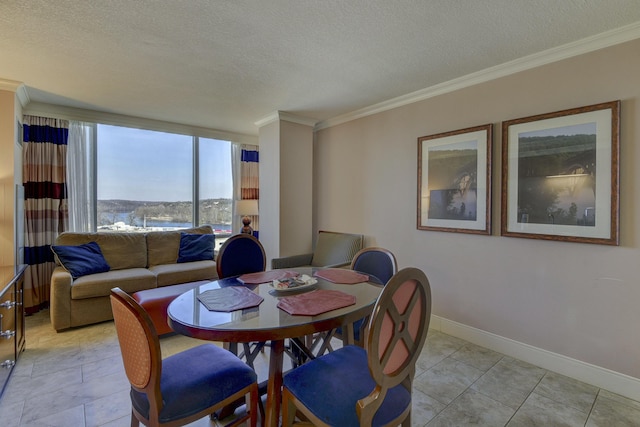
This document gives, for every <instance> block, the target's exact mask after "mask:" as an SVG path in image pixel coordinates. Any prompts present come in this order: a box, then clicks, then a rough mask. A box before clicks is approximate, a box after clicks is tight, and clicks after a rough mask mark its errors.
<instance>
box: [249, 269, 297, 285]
mask: <svg viewBox="0 0 640 427" xmlns="http://www.w3.org/2000/svg"><path fill="white" fill-rule="evenodd" d="M299 275H300V273H298V272H295V271H290V270H271V271H259V272H257V273H248V274H243V275H242V276H240V277H238V281H239V282H240V283H244V284H245V285H258V284H260V283H269V282H272V281H274V280H282V279H290V278H292V277H298V276H299Z"/></svg>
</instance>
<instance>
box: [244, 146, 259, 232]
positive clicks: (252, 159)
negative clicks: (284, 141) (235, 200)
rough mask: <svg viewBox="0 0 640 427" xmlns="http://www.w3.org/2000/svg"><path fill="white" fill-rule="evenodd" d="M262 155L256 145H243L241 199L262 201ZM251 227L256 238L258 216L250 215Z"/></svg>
mask: <svg viewBox="0 0 640 427" xmlns="http://www.w3.org/2000/svg"><path fill="white" fill-rule="evenodd" d="M259 163H260V153H259V151H258V146H256V145H243V146H242V151H241V152H240V198H241V199H242V200H245V199H249V200H258V199H260V175H259V169H258V166H259ZM249 218H251V227H252V228H253V230H254V234H255V235H256V237H257V236H258V230H260V221H259V217H258V215H250V216H249Z"/></svg>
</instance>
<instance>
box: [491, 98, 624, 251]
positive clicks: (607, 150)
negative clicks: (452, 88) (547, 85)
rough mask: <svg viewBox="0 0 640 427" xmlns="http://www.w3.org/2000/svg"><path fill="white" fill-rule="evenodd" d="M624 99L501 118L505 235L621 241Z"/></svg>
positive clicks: (590, 240)
mask: <svg viewBox="0 0 640 427" xmlns="http://www.w3.org/2000/svg"><path fill="white" fill-rule="evenodd" d="M619 128H620V101H612V102H606V103H602V104H597V105H590V106H586V107H580V108H574V109H570V110H564V111H558V112H554V113H548V114H541V115H537V116H531V117H524V118H520V119H515V120H509V121H506V122H503V123H502V212H501V214H502V218H501V228H502V230H501V232H502V235H503V236H510V237H525V238H531V239H546V240H561V241H566V242H582V243H598V244H605V245H618V244H619V230H618V227H619V186H618V183H619V165H618V163H619V135H620V131H619Z"/></svg>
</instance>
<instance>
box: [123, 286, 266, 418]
mask: <svg viewBox="0 0 640 427" xmlns="http://www.w3.org/2000/svg"><path fill="white" fill-rule="evenodd" d="M111 308H112V310H113V318H114V323H115V327H116V332H117V336H118V341H119V343H120V351H121V353H122V360H123V362H124V369H125V372H126V375H127V378H128V379H129V383H130V384H131V392H130V396H131V426H133V427H135V426H139V425H140V423H143V424H144V425H147V426H167V427H168V426H182V425H185V424H189V423H192V422H194V421H196V420H198V419H201V418H203V417H205V416H207V415H212V414H213V413H214V412H215V411H218V410H220V409H222V408H224V407H226V406H228V405H230V404H232V403H234V402H237V401H238V400H242V399H243V398H244V399H245V401H246V407H247V413H246V414H245V415H244V416H241V417H238V418H237V419H236V420H234V422H233V423H232V424H231V425H239V424H242V423H244V422H246V421H247V420H248V421H249V423H250V425H251V426H255V425H256V424H257V418H258V416H257V406H258V400H259V398H258V383H257V377H256V373H255V372H254V370H253V369H251V368H250V367H249V366H247V365H246V364H245V363H244V362H242V361H241V360H240V359H238V357H237V356H235V355H234V354H232V353H231V352H229V351H227V350H224V349H222V348H220V347H218V346H216V345H214V344H203V345H199V346H197V347H193V348H190V349H188V350H185V351H183V352H180V353H177V354H174V355H172V356H169V357H167V358H166V359H162V354H161V349H160V342H159V340H158V334H157V333H156V330H155V327H154V326H153V322H152V321H151V319H150V317H149V315H148V314H147V312H146V311H145V310H144V309H143V308H142V307H141V306H140V304H138V303H137V302H136V300H134V299H133V298H132V297H131V296H130V295H129V294H127V293H126V292H124V291H122V290H121V289H120V288H113V289H112V290H111Z"/></svg>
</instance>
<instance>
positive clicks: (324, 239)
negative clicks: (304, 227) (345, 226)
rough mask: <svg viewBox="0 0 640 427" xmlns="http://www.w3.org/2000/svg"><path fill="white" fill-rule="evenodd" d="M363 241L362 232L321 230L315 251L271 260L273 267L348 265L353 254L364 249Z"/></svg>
mask: <svg viewBox="0 0 640 427" xmlns="http://www.w3.org/2000/svg"><path fill="white" fill-rule="evenodd" d="M363 242H364V236H363V235H362V234H348V233H337V232H333V231H319V232H318V240H317V242H316V246H315V249H314V251H313V252H311V253H307V254H299V255H292V256H286V257H281V258H274V259H272V260H271V268H272V269H278V268H294V267H309V266H311V267H344V266H348V265H349V264H350V263H351V260H352V259H353V256H354V255H355V254H356V253H357V252H358V251H359V250H360V249H362V246H363Z"/></svg>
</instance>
